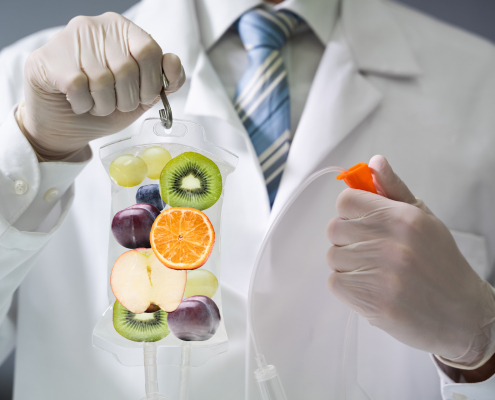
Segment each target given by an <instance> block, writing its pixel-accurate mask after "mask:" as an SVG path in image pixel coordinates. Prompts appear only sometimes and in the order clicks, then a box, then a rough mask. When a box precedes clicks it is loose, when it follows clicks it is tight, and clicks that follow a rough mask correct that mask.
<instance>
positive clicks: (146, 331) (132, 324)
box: [113, 300, 170, 342]
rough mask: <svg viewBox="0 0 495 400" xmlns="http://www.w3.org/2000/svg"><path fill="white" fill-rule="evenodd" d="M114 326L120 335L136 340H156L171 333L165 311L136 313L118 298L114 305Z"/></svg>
mask: <svg viewBox="0 0 495 400" xmlns="http://www.w3.org/2000/svg"><path fill="white" fill-rule="evenodd" d="M113 326H114V328H115V330H116V331H117V332H118V333H119V334H120V335H122V336H123V337H125V338H126V339H129V340H133V341H135V342H156V341H158V340H161V339H163V338H164V337H165V336H167V335H168V334H169V333H170V329H169V328H168V325H167V313H166V312H165V311H162V310H159V311H156V312H154V313H144V314H134V313H133V312H130V311H129V310H128V309H127V308H125V307H124V306H123V305H122V304H120V303H119V301H118V300H116V301H115V304H114V305H113Z"/></svg>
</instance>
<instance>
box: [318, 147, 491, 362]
mask: <svg viewBox="0 0 495 400" xmlns="http://www.w3.org/2000/svg"><path fill="white" fill-rule="evenodd" d="M369 166H370V168H371V170H372V174H373V177H374V182H375V186H376V188H377V191H378V192H379V193H380V194H382V195H383V196H385V197H382V196H379V195H376V194H373V193H369V192H364V191H361V190H355V189H346V190H344V191H343V192H342V193H341V194H340V196H339V198H338V200H337V211H338V214H339V216H340V217H338V218H334V219H333V220H332V221H330V223H329V225H328V229H327V235H328V238H329V240H330V242H331V243H333V244H334V245H335V246H334V247H331V248H330V250H329V251H328V254H327V261H328V264H329V266H330V267H331V269H333V270H334V271H335V273H333V274H331V275H330V278H329V279H328V286H329V289H330V290H331V292H332V293H333V294H334V295H335V296H336V297H337V298H338V299H340V300H341V301H342V302H344V303H345V304H347V305H348V306H349V307H351V308H352V309H354V310H355V311H356V312H358V313H359V314H360V315H361V316H362V317H364V318H366V319H367V320H368V321H369V323H370V324H371V325H373V326H376V327H378V328H380V329H382V330H384V331H385V332H387V333H388V334H390V335H391V336H393V337H394V338H396V339H397V340H399V341H401V342H402V343H405V344H407V345H409V346H412V347H415V348H417V349H421V350H425V351H428V352H430V353H433V354H435V355H437V356H438V357H439V358H440V360H441V361H442V362H444V363H445V364H448V365H451V366H454V367H457V368H464V369H475V368H478V367H479V366H481V365H482V364H484V363H485V362H486V361H487V360H488V359H489V358H490V357H491V356H492V355H493V354H494V352H495V291H494V290H493V288H492V287H491V286H490V285H489V284H488V283H487V282H486V281H484V280H482V279H481V278H480V277H479V276H478V275H477V274H476V272H475V271H474V270H473V269H472V268H471V266H470V265H469V264H468V262H467V261H466V259H465V258H464V257H463V255H462V254H461V252H460V251H459V249H458V248H457V245H456V243H455V241H454V238H453V237H452V235H451V233H450V232H449V230H448V229H447V227H446V226H445V225H444V224H443V223H442V221H440V220H439V219H438V218H436V217H435V216H434V215H433V213H432V212H431V211H430V210H429V209H428V208H427V207H426V206H425V205H424V203H423V202H422V201H421V200H418V199H416V198H415V197H414V196H413V195H412V193H411V192H410V191H409V189H408V188H407V186H406V185H405V184H404V183H403V182H402V181H401V180H400V178H399V177H398V176H397V175H396V174H395V173H394V172H393V171H392V168H391V167H390V166H389V164H388V162H387V161H386V159H385V158H384V157H382V156H375V157H373V158H372V159H371V161H370V163H369Z"/></svg>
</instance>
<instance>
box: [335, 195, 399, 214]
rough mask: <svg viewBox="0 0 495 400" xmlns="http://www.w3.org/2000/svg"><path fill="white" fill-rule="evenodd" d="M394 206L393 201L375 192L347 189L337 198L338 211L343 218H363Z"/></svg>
mask: <svg viewBox="0 0 495 400" xmlns="http://www.w3.org/2000/svg"><path fill="white" fill-rule="evenodd" d="M391 206H392V201H391V200H389V199H387V198H385V197H383V196H380V195H378V194H375V193H371V192H365V191H363V190H358V189H345V190H343V191H342V193H341V194H340V195H339V197H338V198H337V203H336V208H337V213H338V214H339V215H340V217H341V218H343V219H356V218H363V217H366V216H367V215H370V214H371V213H374V212H376V211H378V210H382V209H386V208H389V207H391Z"/></svg>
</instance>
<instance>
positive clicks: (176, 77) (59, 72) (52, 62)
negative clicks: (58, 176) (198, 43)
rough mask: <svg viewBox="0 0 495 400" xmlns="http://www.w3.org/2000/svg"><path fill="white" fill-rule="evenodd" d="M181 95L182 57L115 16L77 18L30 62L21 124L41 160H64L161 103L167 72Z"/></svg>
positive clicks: (173, 87) (26, 68)
mask: <svg viewBox="0 0 495 400" xmlns="http://www.w3.org/2000/svg"><path fill="white" fill-rule="evenodd" d="M162 66H163V70H164V71H165V75H166V76H167V78H168V80H169V82H170V87H169V89H168V90H167V93H172V92H175V91H177V90H178V89H179V88H180V87H181V86H182V84H183V83H184V81H185V74H184V69H183V68H182V65H181V62H180V59H179V57H177V56H176V55H174V54H171V53H170V54H165V55H163V54H162V49H161V48H160V46H159V45H158V44H157V43H156V42H155V41H154V40H153V38H152V37H151V36H150V35H149V34H147V33H146V32H145V31H143V30H142V29H141V28H140V27H138V26H136V25H134V24H133V23H132V22H131V21H129V20H128V19H126V18H124V17H122V16H121V15H119V14H115V13H105V14H103V15H100V16H97V17H82V16H80V17H76V18H74V19H72V20H71V21H70V22H69V24H68V25H67V26H66V27H65V28H64V29H63V30H62V31H61V32H59V33H58V34H56V35H55V36H54V37H53V38H51V39H50V41H49V42H48V43H47V44H45V45H44V46H43V47H41V48H39V49H38V50H36V51H34V52H33V53H32V54H31V55H30V56H29V58H28V59H27V61H26V65H25V72H24V80H25V104H21V106H20V108H19V110H18V112H17V114H16V118H17V121H18V123H19V125H20V127H21V129H22V130H23V132H24V134H25V135H26V137H27V138H28V140H29V142H30V143H31V145H32V146H33V148H34V150H35V151H36V152H37V153H38V155H39V156H40V158H48V159H52V160H57V159H63V158H64V157H67V156H70V155H71V154H74V153H75V152H77V151H79V150H80V149H82V148H83V147H85V146H86V145H87V144H88V142H89V141H90V140H92V139H96V138H99V137H101V136H104V135H109V134H111V133H115V132H118V131H120V130H122V129H124V128H125V127H127V126H128V125H130V124H131V123H132V122H134V121H135V120H136V119H137V118H138V117H139V116H141V115H142V114H143V113H144V112H145V111H147V110H148V109H149V108H151V107H152V106H153V105H154V104H155V103H156V102H157V101H159V94H160V90H161V88H162V83H161V82H162V81H161V70H162Z"/></svg>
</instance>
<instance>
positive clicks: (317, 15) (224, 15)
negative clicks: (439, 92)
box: [195, 0, 421, 77]
mask: <svg viewBox="0 0 495 400" xmlns="http://www.w3.org/2000/svg"><path fill="white" fill-rule="evenodd" d="M195 4H196V11H197V17H198V21H199V33H200V37H201V40H202V43H203V46H204V48H205V49H206V50H208V49H209V48H210V47H211V46H213V45H214V44H215V43H216V41H217V40H218V39H220V37H221V36H222V35H223V34H224V32H225V31H226V30H227V29H228V28H229V27H230V26H231V25H232V24H233V23H234V22H235V21H236V20H237V18H239V17H240V16H241V15H242V14H243V13H244V12H245V11H247V10H249V9H251V8H253V7H257V6H259V5H261V4H263V2H262V1H261V0H235V1H233V0H196V3H195ZM339 6H340V7H339ZM275 8H276V9H282V8H286V9H289V10H291V11H294V12H295V13H296V14H298V15H299V16H300V17H301V18H303V19H304V20H305V21H306V22H307V24H308V25H309V26H310V27H311V29H312V30H313V31H314V33H315V34H316V36H317V37H318V38H319V39H320V40H321V41H322V43H323V44H325V45H326V44H327V43H328V42H330V40H331V38H332V34H333V28H334V25H335V24H334V23H332V21H334V22H335V21H336V20H337V19H338V20H339V21H338V23H339V24H341V25H342V27H343V31H344V34H345V36H346V38H347V41H348V43H349V46H350V48H351V50H352V53H353V54H354V58H355V60H356V64H357V67H358V68H359V70H360V71H366V72H370V73H377V74H384V75H390V76H398V77H413V76H417V75H419V74H421V67H420V65H419V64H418V61H417V59H416V56H415V54H414V52H413V49H412V46H411V43H410V42H409V38H408V37H407V36H406V34H405V32H404V31H403V29H402V27H401V26H400V24H399V23H398V21H397V20H396V16H395V15H394V13H393V11H394V10H393V3H392V2H390V3H389V2H388V1H385V0H285V1H284V2H283V3H281V4H279V5H278V6H276V7H275Z"/></svg>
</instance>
